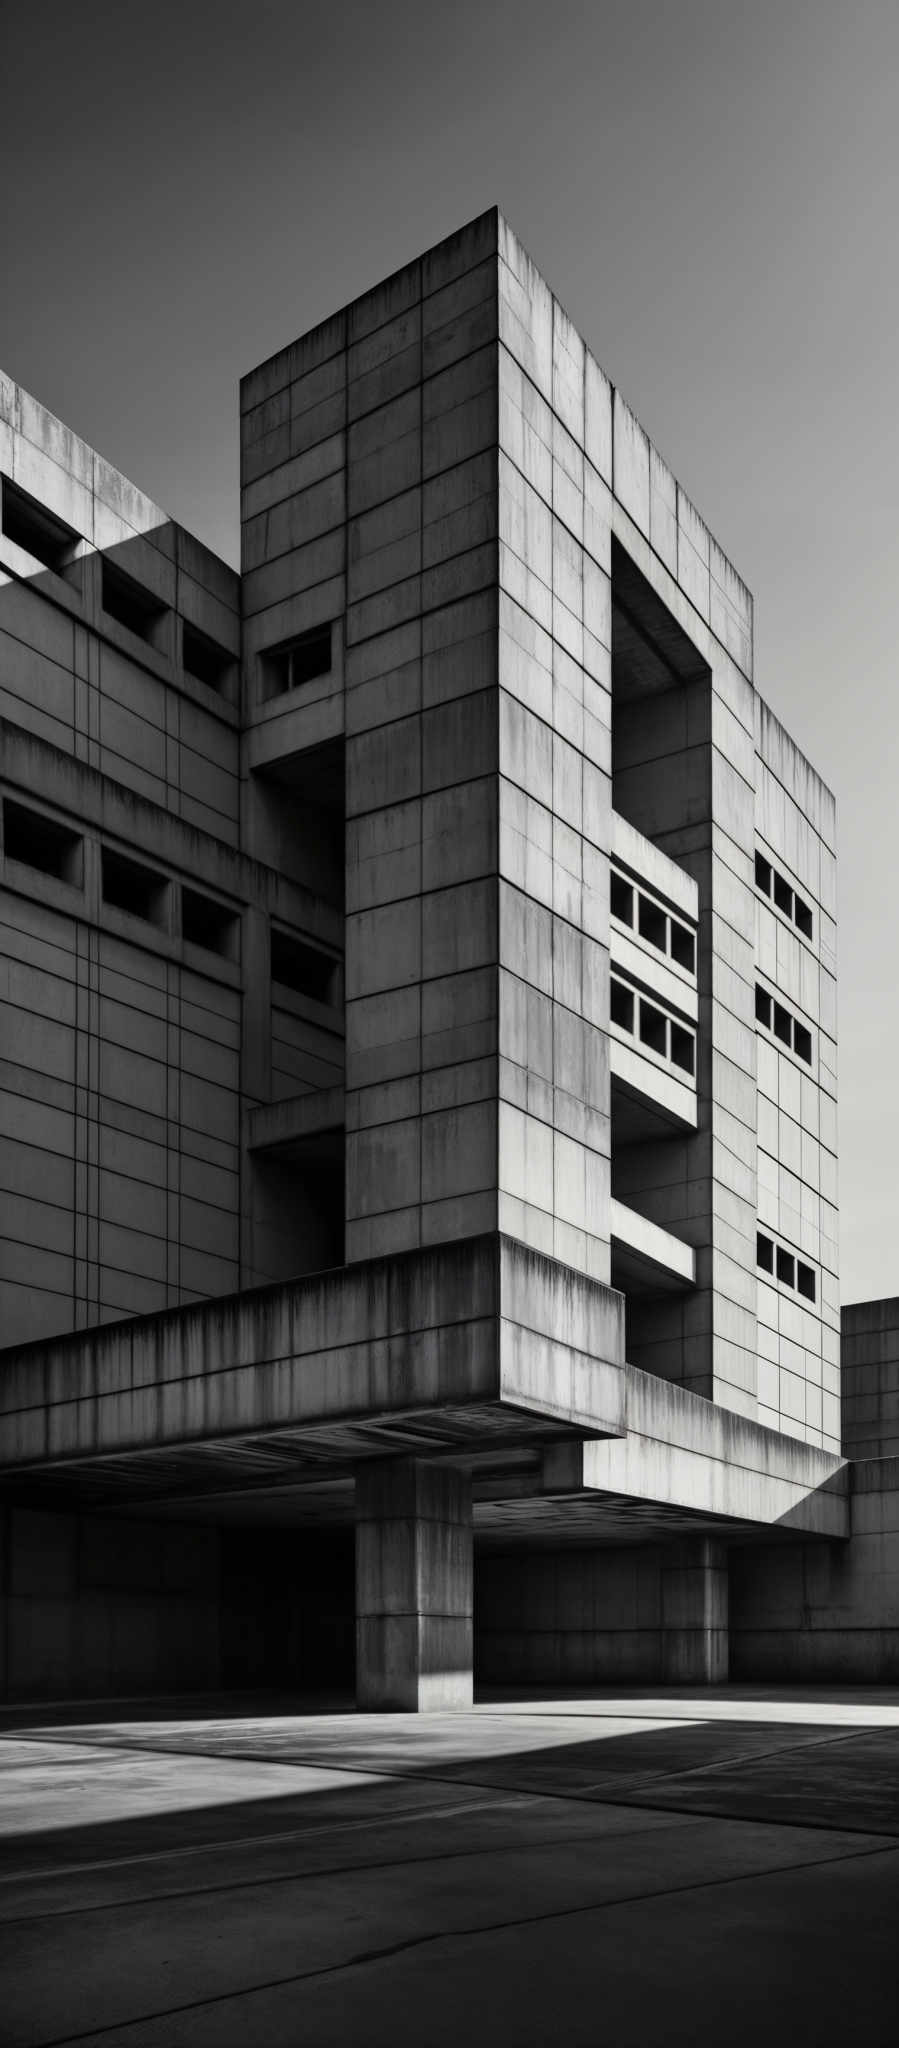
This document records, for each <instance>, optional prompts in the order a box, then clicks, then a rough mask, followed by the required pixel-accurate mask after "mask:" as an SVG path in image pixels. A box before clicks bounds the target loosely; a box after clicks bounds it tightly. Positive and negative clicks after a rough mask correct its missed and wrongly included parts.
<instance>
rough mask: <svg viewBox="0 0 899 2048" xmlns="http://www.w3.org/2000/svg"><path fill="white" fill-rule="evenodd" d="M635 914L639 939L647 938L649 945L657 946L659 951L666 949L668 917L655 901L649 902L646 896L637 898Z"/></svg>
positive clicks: (662, 951)
mask: <svg viewBox="0 0 899 2048" xmlns="http://www.w3.org/2000/svg"><path fill="white" fill-rule="evenodd" d="M637 914H638V918H639V931H640V937H641V939H648V940H649V943H650V945H651V946H657V947H658V949H659V952H660V953H667V951H668V944H667V939H668V919H667V917H666V916H665V912H664V910H660V909H659V906H658V904H657V903H651V902H650V899H649V897H648V896H640V897H638V899H637Z"/></svg>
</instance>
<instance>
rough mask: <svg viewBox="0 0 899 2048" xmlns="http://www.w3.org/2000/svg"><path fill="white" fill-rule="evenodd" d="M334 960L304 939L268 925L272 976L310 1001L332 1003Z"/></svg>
mask: <svg viewBox="0 0 899 2048" xmlns="http://www.w3.org/2000/svg"><path fill="white" fill-rule="evenodd" d="M338 964H339V963H338V962H337V960H335V958H334V955H333V953H323V952H322V951H321V949H320V948H319V947H318V946H310V945H309V943H308V942H307V940H305V939H296V938H294V937H293V935H292V934H291V933H288V932H280V931H277V930H276V929H275V927H274V926H273V927H272V980H273V981H277V982H280V984H281V986H282V988H290V989H293V991H294V993H295V995H298V996H308V997H309V998H310V1000H311V1001H312V1002H314V1003H333V1001H334V997H335V991H336V983H337V970H338Z"/></svg>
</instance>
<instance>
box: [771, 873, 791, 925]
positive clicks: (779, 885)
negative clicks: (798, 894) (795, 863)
mask: <svg viewBox="0 0 899 2048" xmlns="http://www.w3.org/2000/svg"><path fill="white" fill-rule="evenodd" d="M772 872H773V875H774V901H775V903H776V905H777V908H778V910H782V911H783V914H784V916H785V917H792V915H793V891H792V889H791V888H790V884H789V882H785V881H784V878H783V875H779V874H778V872H777V869H776V868H774V869H773V870H772Z"/></svg>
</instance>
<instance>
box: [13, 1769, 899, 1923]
mask: <svg viewBox="0 0 899 2048" xmlns="http://www.w3.org/2000/svg"><path fill="white" fill-rule="evenodd" d="M499 1804H501V1802H500V1801H499V1800H485V1801H484V1805H485V1806H498V1805H499ZM402 1817H403V1818H405V1817H406V1816H402ZM463 1817H464V1816H463ZM678 1818H680V1819H682V1820H683V1822H684V1825H685V1826H686V1827H693V1826H698V1825H699V1824H700V1822H701V1821H703V1820H704V1819H707V1818H708V1816H707V1815H704V1814H692V1813H685V1814H683V1815H682V1816H678ZM360 1825H361V1823H360ZM375 1825H377V1823H375ZM772 1825H774V1826H777V1825H779V1823H777V1822H774V1823H772ZM657 1832H658V1830H657V1829H656V1828H653V1827H652V1826H647V1827H643V1828H628V1829H627V1830H626V1832H622V1830H621V1829H609V1830H608V1831H607V1832H606V1833H605V1834H603V1835H602V1836H601V1837H599V1841H600V1842H602V1843H605V1842H619V1841H627V1842H632V1841H640V1840H641V1839H642V1838H643V1836H644V1835H651V1834H656V1833H657ZM833 1832H834V1834H841V1833H847V1832H849V1830H845V1829H840V1828H835V1829H834V1830H833ZM267 1839H268V1838H267V1837H266V1836H261V1837H257V1836H249V1837H247V1839H246V1843H243V1842H240V1841H238V1842H224V1843H218V1842H214V1843H208V1844H207V1845H206V1846H207V1847H208V1848H210V1849H213V1848H214V1849H218V1848H225V1849H232V1848H241V1847H244V1846H246V1847H248V1848H253V1847H255V1846H256V1844H257V1842H258V1841H260V1840H261V1841H263V1842H264V1841H266V1840H267ZM273 1839H274V1840H276V1841H279V1840H281V1841H284V1840H286V1841H290V1840H292V1839H293V1838H292V1836H291V1835H289V1834H288V1835H284V1836H275V1837H274V1838H273ZM595 1841H596V1838H592V1839H591V1838H590V1837H588V1836H585V1835H553V1836H552V1838H551V1839H549V1840H546V1841H541V1842H526V1843H525V1844H524V1845H522V1843H521V1842H505V1843H503V1842H499V1843H497V1842H490V1843H488V1844H485V1846H484V1847H483V1848H480V1849H478V1848H467V1849H440V1850H438V1851H437V1852H436V1853H435V1854H434V1855H433V1856H402V1857H392V1858H385V1859H384V1860H382V1861H381V1862H379V1863H342V1864H334V1865H331V1866H329V1867H328V1868H327V1869H325V1870H290V1871H283V1872H278V1873H273V1874H271V1875H269V1876H265V1877H245V1878H234V1879H233V1880H230V1881H229V1882H228V1883H226V1884H208V1885H196V1886H194V1888H193V1890H192V1891H178V1892H145V1893H142V1894H140V1895H139V1896H138V1897H136V1898H124V1899H108V1898H107V1899H102V1900H98V1901H97V1903H96V1904H94V1905H89V1906H58V1907H48V1908H45V1909H44V1910H42V1911H40V1912H35V1913H16V1914H10V1915H9V1917H8V1918H7V1919H3V1918H2V1917H0V1941H2V1930H3V1928H4V1927H22V1926H32V1925H37V1926H39V1925H40V1923H41V1922H42V1921H44V1920H72V1919H79V1918H80V1917H81V1916H82V1915H86V1914H89V1913H116V1912H127V1911H128V1910H129V1909H130V1908H131V1907H132V1906H152V1905H163V1906H164V1905H169V1904H171V1903H172V1902H177V1901H178V1900H179V1899H205V1898H216V1897H218V1895H219V1893H220V1892H239V1891H263V1890H264V1889H265V1888H266V1886H269V1885H282V1884H310V1883H315V1882H317V1881H319V1880H323V1879H325V1878H330V1877H353V1876H355V1875H360V1874H361V1875H365V1874H367V1873H368V1872H369V1871H377V1870H406V1869H414V1868H416V1867H417V1866H418V1865H419V1864H426V1863H457V1862H460V1861H461V1860H462V1859H463V1858H465V1857H470V1856H491V1857H492V1856H520V1855H521V1854H522V1853H523V1852H524V1851H526V1852H527V1853H528V1854H531V1853H532V1852H533V1851H535V1850H536V1851H539V1852H542V1851H543V1850H549V1849H564V1848H568V1847H576V1846H577V1845H578V1844H580V1845H582V1846H583V1847H584V1848H585V1849H587V1848H589V1847H591V1846H594V1845H595ZM896 1846H897V1847H899V1842H897V1844H896ZM878 1847H879V1845H878ZM174 1853H175V1854H176V1855H178V1854H184V1855H192V1854H196V1853H197V1851H195V1850H184V1851H178V1850H176V1851H175V1852H174ZM845 1853H846V1852H845V1851H843V1850H839V1849H838V1850H837V1851H836V1852H835V1854H834V1855H833V1856H818V1857H816V1858H815V1861H814V1864H813V1865H810V1866H809V1867H810V1868H813V1869H815V1870H817V1869H818V1868H819V1867H820V1866H821V1865H822V1864H827V1863H839V1862H840V1861H842V1858H843V1855H844V1854H845ZM856 1853H863V1852H856V1851H853V1850H850V1851H849V1854H850V1855H853V1854H856ZM871 1853H872V1855H873V1854H876V1853H877V1850H876V1849H874V1848H872V1851H871ZM160 1854H161V1856H162V1857H163V1859H165V1854H166V1852H165V1851H164V1850H163V1851H161V1852H160ZM129 1860H131V1859H129V1858H127V1857H123V1858H122V1861H123V1863H127V1862H128V1861H129ZM133 1860H134V1861H135V1862H140V1861H141V1860H143V1859H141V1858H140V1857H136V1858H134V1859H133ZM146 1860H147V1861H149V1860H150V1858H149V1857H148V1858H147V1859H146ZM116 1867H117V1866H116V1865H108V1864H105V1863H88V1864H74V1865H73V1866H72V1868H71V1870H58V1871H56V1870H53V1871H35V1872H34V1873H33V1874H32V1873H31V1872H25V1873H24V1877H23V1876H22V1874H21V1873H20V1874H19V1876H18V1881H19V1882H28V1881H30V1879H31V1878H32V1875H33V1878H34V1881H35V1882H37V1883H49V1882H51V1881H52V1880H53V1879H54V1878H56V1877H68V1876H72V1877H89V1876H91V1875H92V1874H93V1872H94V1871H96V1870H105V1869H109V1868H116ZM789 1867H790V1868H792V1865H790V1866H789ZM4 1881H5V1882H6V1881H8V1880H4Z"/></svg>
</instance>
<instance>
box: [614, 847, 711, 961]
mask: <svg viewBox="0 0 899 2048" xmlns="http://www.w3.org/2000/svg"><path fill="white" fill-rule="evenodd" d="M609 907H610V909H611V912H612V916H613V917H614V918H617V920H618V922H619V924H625V925H627V926H628V928H629V930H630V931H633V930H634V929H635V927H636V930H637V931H638V932H639V935H640V937H641V939H645V940H646V942H647V944H648V945H650V946H654V947H655V948H656V951H657V952H659V953H665V954H667V956H668V958H669V959H671V960H673V961H675V963H676V965H677V966H678V967H682V968H683V969H684V970H685V972H686V973H687V974H692V975H695V973H696V938H695V934H694V933H693V932H691V931H690V929H689V927H688V926H687V925H685V924H681V923H680V922H679V920H678V919H677V918H675V917H672V916H671V915H670V914H669V912H668V911H667V910H665V909H663V907H662V905H661V904H660V903H657V902H656V900H655V898H654V897H652V896H647V895H645V894H644V892H643V890H642V889H640V888H638V887H636V886H635V884H634V883H633V882H631V881H630V880H629V879H628V878H627V877H626V876H625V875H623V874H620V873H619V872H618V870H617V868H615V867H613V868H612V871H611V879H610V885H609Z"/></svg>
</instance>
